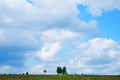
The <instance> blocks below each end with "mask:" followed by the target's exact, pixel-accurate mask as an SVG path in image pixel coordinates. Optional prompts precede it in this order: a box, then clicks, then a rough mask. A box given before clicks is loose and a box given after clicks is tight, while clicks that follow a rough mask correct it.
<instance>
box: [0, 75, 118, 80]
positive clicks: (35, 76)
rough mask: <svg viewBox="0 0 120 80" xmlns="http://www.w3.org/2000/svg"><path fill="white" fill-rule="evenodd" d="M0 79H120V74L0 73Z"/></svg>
mask: <svg viewBox="0 0 120 80" xmlns="http://www.w3.org/2000/svg"><path fill="white" fill-rule="evenodd" d="M0 80H120V76H87V75H84V76H79V75H0Z"/></svg>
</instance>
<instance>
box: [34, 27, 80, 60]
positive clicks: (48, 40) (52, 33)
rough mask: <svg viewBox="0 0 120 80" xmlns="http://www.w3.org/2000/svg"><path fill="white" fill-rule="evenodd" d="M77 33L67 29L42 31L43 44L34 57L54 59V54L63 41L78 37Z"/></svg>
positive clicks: (59, 48)
mask: <svg viewBox="0 0 120 80" xmlns="http://www.w3.org/2000/svg"><path fill="white" fill-rule="evenodd" d="M80 36H81V35H79V33H76V32H71V31H69V30H58V29H51V30H48V31H44V32H42V35H41V40H42V41H43V46H42V47H41V49H40V50H39V51H37V52H36V57H39V58H40V59H42V60H44V61H49V60H54V58H55V57H56V54H57V53H58V52H59V51H60V50H61V48H62V47H63V45H62V44H64V41H66V40H70V39H73V38H77V37H80Z"/></svg>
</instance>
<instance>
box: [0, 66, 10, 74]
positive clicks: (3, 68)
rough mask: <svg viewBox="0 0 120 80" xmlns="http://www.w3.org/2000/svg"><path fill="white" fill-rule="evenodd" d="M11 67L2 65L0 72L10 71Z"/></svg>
mask: <svg viewBox="0 0 120 80" xmlns="http://www.w3.org/2000/svg"><path fill="white" fill-rule="evenodd" d="M10 68H11V67H10V66H0V73H5V72H9V71H10Z"/></svg>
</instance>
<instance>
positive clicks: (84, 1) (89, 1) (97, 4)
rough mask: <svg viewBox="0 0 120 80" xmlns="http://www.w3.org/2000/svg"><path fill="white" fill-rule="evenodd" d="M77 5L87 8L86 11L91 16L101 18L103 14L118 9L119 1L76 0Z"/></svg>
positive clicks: (119, 7)
mask: <svg viewBox="0 0 120 80" xmlns="http://www.w3.org/2000/svg"><path fill="white" fill-rule="evenodd" d="M77 1H78V4H81V5H84V6H87V8H86V10H87V11H88V12H89V13H91V14H92V15H93V16H101V15H102V13H103V12H107V11H110V10H114V9H118V10H120V5H119V3H120V0H99V1H98V0H77Z"/></svg>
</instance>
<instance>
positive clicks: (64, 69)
mask: <svg viewBox="0 0 120 80" xmlns="http://www.w3.org/2000/svg"><path fill="white" fill-rule="evenodd" d="M56 72H57V74H64V75H65V74H67V69H66V67H65V66H64V67H63V68H61V67H59V66H58V67H57V70H56Z"/></svg>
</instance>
